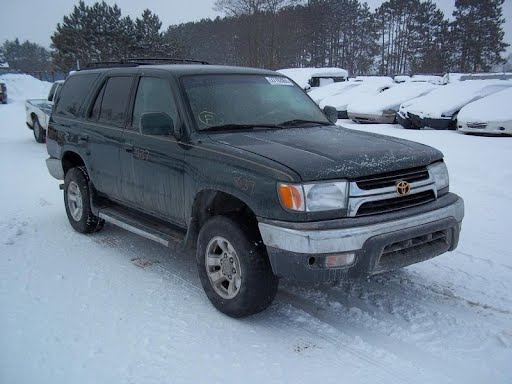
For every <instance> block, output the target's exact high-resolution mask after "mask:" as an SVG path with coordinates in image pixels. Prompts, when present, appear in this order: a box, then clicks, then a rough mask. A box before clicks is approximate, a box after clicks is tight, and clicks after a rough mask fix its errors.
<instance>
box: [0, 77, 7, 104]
mask: <svg viewBox="0 0 512 384" xmlns="http://www.w3.org/2000/svg"><path fill="white" fill-rule="evenodd" d="M0 103H2V104H7V86H6V85H5V83H4V82H2V81H0Z"/></svg>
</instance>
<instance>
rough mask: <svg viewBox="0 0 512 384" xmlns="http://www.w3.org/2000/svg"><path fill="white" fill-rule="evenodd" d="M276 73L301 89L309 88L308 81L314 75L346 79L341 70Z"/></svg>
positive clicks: (283, 71)
mask: <svg viewBox="0 0 512 384" xmlns="http://www.w3.org/2000/svg"><path fill="white" fill-rule="evenodd" d="M277 72H279V73H280V74H282V75H285V76H287V77H289V78H290V79H292V80H293V81H295V82H296V83H297V84H298V85H299V87H301V88H302V89H305V88H307V87H308V86H309V80H310V79H311V77H312V76H314V75H315V76H333V77H338V76H339V77H348V72H347V71H346V70H344V69H341V68H285V69H278V70H277Z"/></svg>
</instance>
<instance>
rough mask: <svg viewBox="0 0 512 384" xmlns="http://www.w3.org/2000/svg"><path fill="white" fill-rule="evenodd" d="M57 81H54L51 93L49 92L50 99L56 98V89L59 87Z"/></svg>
mask: <svg viewBox="0 0 512 384" xmlns="http://www.w3.org/2000/svg"><path fill="white" fill-rule="evenodd" d="M57 85H58V84H57V83H53V85H52V87H51V89H50V93H48V101H53V99H54V96H55V90H56V89H57Z"/></svg>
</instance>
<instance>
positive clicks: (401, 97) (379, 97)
mask: <svg viewBox="0 0 512 384" xmlns="http://www.w3.org/2000/svg"><path fill="white" fill-rule="evenodd" d="M438 87H439V86H438V85H434V84H432V83H426V82H405V83H401V84H396V85H394V86H393V87H392V88H390V89H388V90H387V91H386V92H382V93H378V94H376V95H372V96H368V97H366V98H364V99H360V100H358V101H356V102H353V103H351V104H349V106H348V109H347V113H348V117H349V118H350V119H352V120H353V121H355V122H356V123H388V124H392V123H394V122H395V119H396V113H397V112H398V108H400V104H402V103H403V102H406V101H409V100H411V99H414V98H416V97H420V96H423V95H426V94H427V93H429V92H432V91H433V90H434V89H436V88H438Z"/></svg>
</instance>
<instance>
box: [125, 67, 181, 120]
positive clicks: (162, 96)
mask: <svg viewBox="0 0 512 384" xmlns="http://www.w3.org/2000/svg"><path fill="white" fill-rule="evenodd" d="M146 112H165V113H167V114H168V115H169V116H171V118H172V119H173V121H174V123H176V119H177V117H178V112H177V110H176V104H175V103H174V98H173V96H172V92H171V87H170V86H169V82H168V81H167V80H165V79H159V78H156V77H142V78H141V79H140V81H139V86H138V88H137V96H136V97H135V105H134V107H133V122H132V125H133V126H134V127H136V128H139V127H140V118H141V117H142V114H143V113H146Z"/></svg>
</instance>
